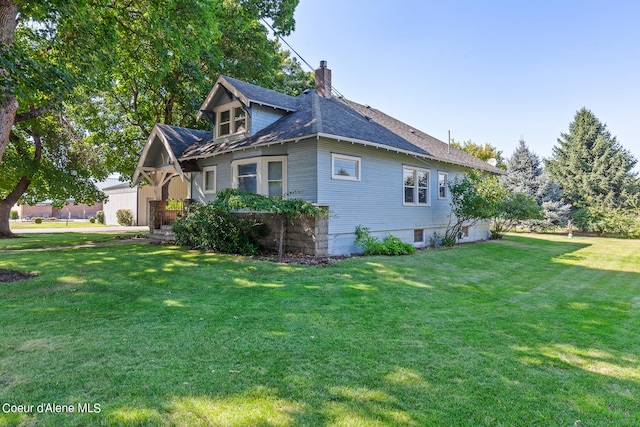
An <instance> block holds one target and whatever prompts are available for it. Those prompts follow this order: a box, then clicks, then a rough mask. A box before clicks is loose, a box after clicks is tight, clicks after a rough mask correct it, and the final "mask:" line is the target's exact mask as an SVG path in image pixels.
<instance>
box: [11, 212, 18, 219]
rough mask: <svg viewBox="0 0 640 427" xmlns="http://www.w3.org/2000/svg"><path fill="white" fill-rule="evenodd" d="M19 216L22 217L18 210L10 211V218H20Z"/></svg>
mask: <svg viewBox="0 0 640 427" xmlns="http://www.w3.org/2000/svg"><path fill="white" fill-rule="evenodd" d="M18 218H20V215H18V211H11V212H9V219H18Z"/></svg>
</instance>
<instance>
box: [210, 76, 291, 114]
mask: <svg viewBox="0 0 640 427" xmlns="http://www.w3.org/2000/svg"><path fill="white" fill-rule="evenodd" d="M221 77H222V78H223V79H224V80H226V81H227V82H229V83H230V84H231V85H233V87H235V88H236V89H237V90H238V91H239V92H240V93H242V94H243V95H244V96H246V97H247V99H249V101H251V102H255V103H257V104H262V105H268V106H270V107H279V108H282V109H284V110H289V111H294V110H295V109H296V108H297V107H298V104H299V102H298V101H297V99H296V98H295V97H293V96H289V95H286V94H284V93H280V92H276V91H275V90H271V89H266V88H263V87H261V86H256V85H254V84H251V83H247V82H243V81H242V80H238V79H234V78H233V77H229V76H221Z"/></svg>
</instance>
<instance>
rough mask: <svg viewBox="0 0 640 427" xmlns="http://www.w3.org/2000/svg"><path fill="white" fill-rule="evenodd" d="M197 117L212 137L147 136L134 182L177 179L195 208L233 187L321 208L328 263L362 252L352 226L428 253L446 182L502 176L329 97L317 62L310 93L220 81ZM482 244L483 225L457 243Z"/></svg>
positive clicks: (160, 132) (172, 131) (161, 129)
mask: <svg viewBox="0 0 640 427" xmlns="http://www.w3.org/2000/svg"><path fill="white" fill-rule="evenodd" d="M197 117H198V118H199V119H200V118H206V119H208V120H209V121H210V122H211V123H212V127H213V131H200V130H192V129H184V128H178V127H174V126H168V125H163V124H157V125H156V126H155V127H154V129H153V132H152V134H151V136H150V137H149V139H148V140H147V143H146V145H145V147H144V149H143V151H142V154H141V157H140V161H139V163H138V166H137V168H136V171H135V174H134V179H133V183H134V184H137V183H138V182H139V181H140V180H141V179H142V178H143V177H146V178H147V179H148V180H149V181H150V182H151V183H152V184H153V185H154V187H155V188H156V192H158V191H159V188H160V187H162V185H164V184H165V183H166V182H167V181H168V180H169V179H171V177H176V176H177V177H180V178H181V179H183V180H186V181H188V182H189V183H190V185H189V195H188V196H189V197H190V198H193V199H195V200H196V201H201V202H205V201H211V200H214V199H215V197H216V192H217V191H219V190H221V189H223V188H229V187H231V188H242V189H245V190H247V191H252V192H256V193H260V194H265V195H269V196H283V197H286V195H288V194H293V196H292V197H297V198H301V199H305V200H307V201H310V202H312V203H315V204H317V205H320V206H328V207H329V210H330V214H329V218H328V236H327V240H328V247H327V249H326V251H327V252H328V253H329V254H331V255H338V254H349V253H357V252H360V251H361V250H360V248H358V247H357V246H356V245H355V244H354V238H355V235H354V232H355V228H356V226H358V225H363V226H365V227H368V228H369V229H370V230H371V232H372V233H373V234H374V235H378V236H379V237H384V236H386V235H387V234H393V235H394V236H397V237H399V238H401V239H402V240H404V241H407V242H412V243H414V244H415V245H416V246H425V245H428V244H429V243H430V238H431V237H432V236H433V233H434V232H437V233H441V234H442V233H444V230H446V228H447V224H448V223H449V214H450V212H451V207H450V197H449V190H448V187H447V181H449V180H451V179H453V178H455V177H456V176H459V175H460V174H463V173H465V172H467V171H469V170H470V169H472V168H476V169H482V170H485V171H488V172H492V173H500V171H499V170H498V169H497V168H495V167H494V166H491V165H489V164H487V163H486V162H483V161H482V160H479V159H477V158H475V157H473V156H470V155H468V154H467V153H465V152H463V151H460V150H457V149H455V148H453V147H449V145H448V144H446V143H444V142H442V141H439V140H438V139H436V138H433V137H431V136H429V135H427V134H425V133H423V132H421V131H419V130H417V129H415V128H413V127H411V126H409V125H407V124H404V123H402V122H400V121H399V120H396V119H394V118H392V117H390V116H388V115H386V114H384V113H382V112H381V111H379V110H376V109H374V108H371V107H369V106H367V105H361V104H357V103H355V102H352V101H349V100H347V99H344V98H336V97H334V96H332V95H331V70H329V69H328V68H327V67H326V62H325V61H322V62H321V65H320V68H319V69H318V70H316V89H315V90H308V91H305V93H304V94H302V95H300V96H298V97H292V96H288V95H284V94H282V93H279V92H275V91H272V90H269V89H265V88H262V87H259V86H255V85H253V84H250V83H246V82H242V81H239V80H236V79H233V78H231V77H227V76H220V77H219V78H218V80H217V82H216V84H215V86H214V87H213V89H212V90H211V92H209V94H208V95H207V97H206V99H205V101H204V103H203V104H202V106H201V107H200V110H199V111H198V113H197ZM488 237H489V229H488V225H487V224H480V225H477V226H475V227H472V228H471V229H470V230H468V236H465V238H466V239H468V240H469V241H472V240H481V239H486V238H488Z"/></svg>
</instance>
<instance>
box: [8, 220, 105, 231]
mask: <svg viewBox="0 0 640 427" xmlns="http://www.w3.org/2000/svg"><path fill="white" fill-rule="evenodd" d="M9 227H10V228H11V230H12V231H17V232H18V233H19V232H20V230H24V229H31V228H79V227H82V228H96V229H100V228H104V227H106V226H105V225H104V224H100V223H98V222H94V223H93V224H92V223H90V222H89V221H70V222H68V223H67V221H65V220H64V219H60V220H57V221H47V220H45V221H42V223H40V224H36V223H35V221H11V224H10V225H9ZM96 231H97V230H96Z"/></svg>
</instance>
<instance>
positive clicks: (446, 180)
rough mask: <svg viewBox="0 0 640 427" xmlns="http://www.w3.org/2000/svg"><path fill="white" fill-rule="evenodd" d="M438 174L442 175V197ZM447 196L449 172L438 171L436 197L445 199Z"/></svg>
mask: <svg viewBox="0 0 640 427" xmlns="http://www.w3.org/2000/svg"><path fill="white" fill-rule="evenodd" d="M440 175H444V176H445V178H444V197H441V196H440ZM448 198H449V173H448V172H443V171H438V199H440V200H445V199H448Z"/></svg>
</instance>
